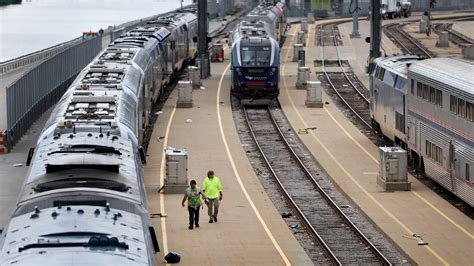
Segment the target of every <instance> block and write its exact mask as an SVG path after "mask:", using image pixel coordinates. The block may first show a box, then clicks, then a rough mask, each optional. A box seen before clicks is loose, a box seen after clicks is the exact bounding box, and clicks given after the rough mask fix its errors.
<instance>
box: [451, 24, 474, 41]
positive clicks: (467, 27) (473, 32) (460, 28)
mask: <svg viewBox="0 0 474 266" xmlns="http://www.w3.org/2000/svg"><path fill="white" fill-rule="evenodd" d="M453 30H455V31H457V32H459V33H461V34H463V35H466V36H467V37H469V38H471V39H474V21H457V22H455V23H454V24H453Z"/></svg>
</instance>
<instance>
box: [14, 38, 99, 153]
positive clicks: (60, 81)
mask: <svg viewBox="0 0 474 266" xmlns="http://www.w3.org/2000/svg"><path fill="white" fill-rule="evenodd" d="M101 49H102V38H101V37H95V38H93V39H89V40H85V41H82V42H81V43H79V44H76V45H75V46H72V47H69V48H68V49H67V50H65V51H63V52H61V53H59V54H57V55H55V56H53V57H52V58H50V59H48V60H46V61H43V62H42V63H40V64H39V65H38V66H37V67H35V68H32V69H31V70H29V71H28V72H27V73H26V74H25V75H23V76H21V77H20V78H18V79H17V80H16V81H15V82H13V84H12V85H10V86H8V87H7V88H6V97H7V106H6V107H7V108H6V109H7V127H8V130H7V131H6V136H7V138H6V141H7V147H8V149H9V150H11V148H12V147H13V146H14V145H15V144H16V143H17V142H18V140H19V139H20V138H21V137H22V136H23V135H24V134H25V133H26V131H27V130H28V128H29V127H30V126H31V125H32V124H33V123H34V122H35V121H36V119H38V118H39V117H40V116H41V115H42V114H43V112H45V111H46V110H48V109H49V108H50V107H51V106H53V105H54V104H55V103H56V102H57V101H58V100H59V99H60V98H61V96H62V95H63V94H64V92H65V91H66V89H67V88H68V87H69V85H70V84H71V82H72V81H73V80H74V78H75V77H76V76H77V74H78V73H79V72H80V71H81V70H82V69H83V68H84V67H85V66H86V65H87V64H89V63H90V62H91V60H92V59H93V58H94V57H96V56H97V54H98V53H99V51H100V50H101Z"/></svg>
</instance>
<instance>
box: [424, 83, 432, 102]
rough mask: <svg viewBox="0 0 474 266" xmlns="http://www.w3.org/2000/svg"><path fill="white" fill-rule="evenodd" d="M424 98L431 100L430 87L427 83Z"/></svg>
mask: <svg viewBox="0 0 474 266" xmlns="http://www.w3.org/2000/svg"><path fill="white" fill-rule="evenodd" d="M423 99H425V100H427V101H429V100H430V87H429V86H428V85H426V84H423Z"/></svg>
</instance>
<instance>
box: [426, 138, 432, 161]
mask: <svg viewBox="0 0 474 266" xmlns="http://www.w3.org/2000/svg"><path fill="white" fill-rule="evenodd" d="M425 153H426V156H428V157H429V158H431V142H429V141H428V140H426V143H425Z"/></svg>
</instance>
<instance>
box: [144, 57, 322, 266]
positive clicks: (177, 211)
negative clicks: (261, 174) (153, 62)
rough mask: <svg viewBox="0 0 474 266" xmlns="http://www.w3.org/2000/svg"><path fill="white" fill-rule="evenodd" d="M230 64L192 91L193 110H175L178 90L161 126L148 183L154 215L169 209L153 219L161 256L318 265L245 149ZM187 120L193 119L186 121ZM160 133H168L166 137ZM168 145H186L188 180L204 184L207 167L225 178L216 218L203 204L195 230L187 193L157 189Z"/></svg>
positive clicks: (204, 261) (229, 262) (215, 261)
mask: <svg viewBox="0 0 474 266" xmlns="http://www.w3.org/2000/svg"><path fill="white" fill-rule="evenodd" d="M228 50H229V49H226V52H227V53H228ZM226 58H229V57H228V56H227V55H226ZM228 64H229V60H228V59H226V60H225V62H224V63H214V64H212V75H211V77H210V78H208V79H206V80H203V86H204V87H205V88H206V89H205V90H196V91H194V93H193V97H194V98H193V102H194V107H193V108H189V109H176V108H175V103H176V99H177V94H176V93H173V94H172V95H171V97H170V99H169V100H168V102H167V103H166V105H165V107H164V109H163V114H162V115H160V116H159V117H158V120H157V123H156V125H155V128H154V132H153V137H152V141H151V143H150V146H149V151H148V158H147V160H148V164H147V166H146V169H145V183H146V186H147V192H148V198H149V203H150V206H149V208H150V211H151V213H160V212H161V213H166V214H167V217H166V218H157V219H154V220H153V223H154V225H155V226H156V228H157V230H158V232H159V234H160V238H159V240H160V243H161V244H162V246H163V252H161V253H159V254H157V260H158V261H163V257H164V255H165V254H166V253H167V252H168V251H174V252H178V253H179V254H181V255H182V260H181V262H180V264H184V265H196V263H197V264H200V265H284V264H290V263H291V264H294V265H312V264H313V263H312V261H311V260H310V259H309V258H308V256H307V255H306V253H305V251H304V250H303V249H302V248H301V246H300V245H299V243H298V241H297V240H296V239H295V237H294V236H293V234H292V232H291V231H290V230H289V229H288V227H287V225H286V223H285V222H284V221H283V219H282V218H281V216H280V214H279V213H278V212H277V210H276V209H275V207H274V206H273V203H272V202H271V200H270V199H269V198H268V196H267V194H266V192H265V190H264V188H263V187H262V185H261V184H260V181H259V179H258V177H257V176H256V175H255V173H254V171H253V168H252V166H251V165H250V163H249V161H248V159H247V156H246V153H245V152H244V150H243V149H242V147H241V143H240V140H239V137H238V133H237V132H236V129H235V126H234V122H233V117H232V111H231V106H230V97H229V95H230V72H229V71H228V70H229V67H228ZM224 72H225V74H224V75H223V73H224ZM219 90H220V92H219ZM188 119H191V120H192V122H191V123H187V122H186V121H188V122H189V121H190V120H188ZM162 136H164V137H165V138H164V139H160V138H161V137H162ZM165 146H172V147H177V148H186V150H187V151H188V156H189V157H188V162H189V164H188V172H189V176H188V179H190V180H191V179H196V181H197V183H198V185H199V186H201V185H202V181H203V179H204V177H205V174H206V172H207V171H208V170H209V169H213V170H214V171H215V173H216V175H217V176H219V177H220V178H221V181H222V185H223V194H224V198H223V201H222V204H221V208H220V211H219V222H218V223H213V224H209V223H208V222H207V221H208V216H207V207H205V208H204V210H201V219H200V225H201V227H200V228H198V229H196V228H195V229H194V230H189V229H188V228H187V227H188V213H187V209H185V208H182V207H181V199H182V195H164V194H158V193H157V190H158V188H159V187H160V186H161V182H162V180H163V176H162V175H163V173H164V172H163V161H162V159H163V149H164V147H165ZM183 192H184V191H183Z"/></svg>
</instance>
